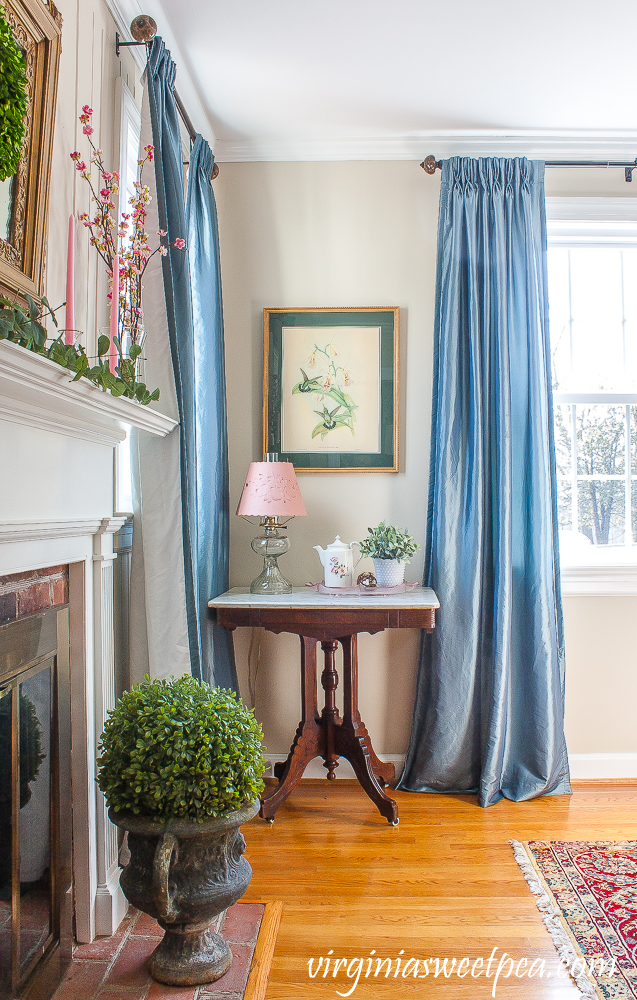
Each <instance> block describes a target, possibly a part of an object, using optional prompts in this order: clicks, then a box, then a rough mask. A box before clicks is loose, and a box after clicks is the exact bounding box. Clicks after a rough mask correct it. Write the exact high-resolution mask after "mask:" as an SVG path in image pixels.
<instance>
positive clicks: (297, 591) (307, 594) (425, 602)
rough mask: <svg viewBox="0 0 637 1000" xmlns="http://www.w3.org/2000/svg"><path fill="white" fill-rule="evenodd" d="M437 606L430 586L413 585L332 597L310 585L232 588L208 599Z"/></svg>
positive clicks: (226, 603) (248, 604)
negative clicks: (271, 590)
mask: <svg viewBox="0 0 637 1000" xmlns="http://www.w3.org/2000/svg"><path fill="white" fill-rule="evenodd" d="M264 606H265V607H274V608H439V607H440V601H439V600H438V598H437V597H436V595H435V593H434V591H433V590H431V589H430V588H429V587H415V588H414V589H413V590H407V591H405V592H404V593H402V594H384V595H381V594H379V595H378V596H377V597H373V596H370V595H368V594H361V595H360V596H359V595H357V594H347V595H346V596H343V597H332V595H331V594H318V593H317V592H316V591H315V590H311V589H310V588H309V587H293V588H292V593H291V594H251V593H250V590H249V588H248V587H233V588H232V590H228V591H226V593H225V594H220V595H219V597H215V598H214V600H212V601H208V607H209V608H262V607H264Z"/></svg>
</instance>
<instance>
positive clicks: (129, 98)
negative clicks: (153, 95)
mask: <svg viewBox="0 0 637 1000" xmlns="http://www.w3.org/2000/svg"><path fill="white" fill-rule="evenodd" d="M119 91H120V141H119V151H120V166H119V174H120V188H119V192H120V193H119V211H120V213H121V212H123V211H127V206H128V202H129V199H130V198H131V197H132V196H133V195H134V193H135V181H136V180H137V174H138V172H139V167H138V163H137V161H138V159H139V147H140V144H141V143H140V140H141V129H142V118H141V111H140V109H139V107H138V105H137V103H136V101H135V98H134V97H133V95H132V94H131V92H130V90H129V89H128V87H127V86H126V84H125V83H124V81H123V80H122V79H121V78H120V80H119ZM125 348H126V345H125ZM130 433H131V432H130V427H129V428H128V430H127V433H126V440H125V441H122V442H121V443H120V444H119V445H118V446H117V458H116V463H115V473H116V475H115V510H116V511H117V512H118V513H129V512H130V511H132V509H133V497H132V491H133V485H132V477H131V450H130V448H131V442H130Z"/></svg>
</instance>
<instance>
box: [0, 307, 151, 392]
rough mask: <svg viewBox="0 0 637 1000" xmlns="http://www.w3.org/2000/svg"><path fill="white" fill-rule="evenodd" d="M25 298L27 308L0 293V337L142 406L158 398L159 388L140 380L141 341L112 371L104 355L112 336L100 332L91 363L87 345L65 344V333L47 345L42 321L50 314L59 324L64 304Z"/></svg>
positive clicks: (77, 378) (75, 378) (55, 323)
mask: <svg viewBox="0 0 637 1000" xmlns="http://www.w3.org/2000/svg"><path fill="white" fill-rule="evenodd" d="M26 300H27V308H26V309H24V308H23V307H22V306H20V305H18V304H17V303H16V302H11V301H10V300H9V299H5V298H2V297H0V340H9V341H11V343H14V344H19V345H20V346H21V347H26V349H27V350H28V351H33V352H34V353H35V354H41V355H43V357H45V358H50V359H51V361H55V362H56V363H57V364H58V365H61V366H62V368H67V369H68V370H69V371H71V372H72V373H73V376H74V377H73V378H72V379H71V381H72V382H77V381H78V380H79V379H81V378H86V379H88V380H89V382H92V383H93V385H96V386H98V387H99V388H100V389H101V390H102V391H103V392H110V393H111V395H113V396H124V397H126V398H127V399H135V400H137V402H138V403H141V404H142V406H147V405H148V404H149V403H151V402H154V401H155V400H156V399H159V389H154V390H153V392H150V391H149V390H148V389H147V388H146V384H145V383H144V382H139V381H138V380H137V376H136V361H137V358H138V356H139V355H140V354H141V350H142V349H141V347H140V346H139V344H133V345H131V348H130V351H129V354H130V357H129V358H122V357H121V356H120V361H119V366H118V367H117V368H116V369H115V372H112V371H111V370H110V361H109V359H108V358H107V357H105V355H107V354H108V352H109V349H110V340H109V338H108V337H104V336H101V337H100V338H99V340H98V342H97V355H98V356H97V358H96V359H93V360H94V361H95V363H94V364H91V359H89V358H88V356H87V354H86V352H85V350H84V348H83V347H82V346H81V345H80V344H65V343H64V339H63V334H60V335H59V337H57V338H56V339H55V340H53V341H52V343H50V344H49V345H48V346H47V343H46V341H47V331H46V328H45V327H44V326H43V325H42V322H41V321H42V319H44V318H45V317H46V316H50V318H51V319H52V320H53V323H54V325H55V326H56V327H57V325H58V323H57V319H56V316H55V313H56V312H57V309H61V308H62V306H57V307H56V309H52V308H51V306H50V305H49V302H48V300H47V298H46V297H45V296H42V301H41V305H38V303H37V302H35V301H34V299H32V298H31V296H30V295H27V296H26ZM64 304H65V303H63V305H64ZM118 345H119V341H118V338H115V346H116V347H118V349H119V346H118Z"/></svg>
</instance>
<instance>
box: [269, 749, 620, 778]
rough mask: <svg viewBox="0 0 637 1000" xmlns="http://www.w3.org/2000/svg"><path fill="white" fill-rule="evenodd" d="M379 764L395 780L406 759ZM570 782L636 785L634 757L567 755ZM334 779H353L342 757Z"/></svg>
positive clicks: (320, 772)
mask: <svg viewBox="0 0 637 1000" xmlns="http://www.w3.org/2000/svg"><path fill="white" fill-rule="evenodd" d="M264 756H265V759H266V761H267V763H268V766H267V768H266V772H265V773H266V776H267V777H272V775H273V774H274V764H276V763H277V762H278V761H284V760H287V754H284V753H266V754H265V755H264ZM378 756H379V757H380V759H381V760H382V761H385V762H389V763H392V764H394V766H395V767H396V775H397V776H398V775H399V774H400V773H401V771H402V769H403V767H404V764H405V755H404V754H396V753H379V754H378ZM568 762H569V766H570V769H571V778H572V779H573V781H613V780H618V781H621V780H634V781H637V753H571V754H569V755H568ZM326 773H327V772H326V770H325V768H324V767H323V760H322V758H321V757H315V758H314V760H313V761H310V763H309V764H308V766H307V767H306V768H305V771H304V773H303V778H302V780H303V781H305V780H316V779H317V778H324V777H325V775H326ZM336 777H337V778H342V779H347V780H351V779H352V778H355V777H356V775H355V774H354V769H353V767H352V765H351V764H350V763H349V761H347V760H345V759H344V758H343V757H341V759H340V761H339V766H338V767H337V769H336Z"/></svg>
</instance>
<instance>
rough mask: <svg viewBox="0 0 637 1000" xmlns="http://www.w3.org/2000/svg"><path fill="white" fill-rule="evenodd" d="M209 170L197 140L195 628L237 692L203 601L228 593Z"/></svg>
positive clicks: (192, 184) (192, 241)
mask: <svg viewBox="0 0 637 1000" xmlns="http://www.w3.org/2000/svg"><path fill="white" fill-rule="evenodd" d="M214 165H215V160H214V156H213V155H212V151H211V149H210V146H209V145H208V143H207V142H206V140H205V139H203V138H202V137H201V136H200V135H198V136H197V139H196V140H195V143H194V145H193V147H192V149H191V151H190V167H189V170H188V197H187V200H186V218H187V221H188V238H187V243H188V257H189V262H190V278H191V286H192V308H193V323H194V362H195V381H194V385H193V387H192V391H193V394H194V396H195V406H194V410H195V438H196V442H197V452H196V470H195V475H196V484H195V485H196V490H197V504H198V515H197V550H198V551H197V567H198V592H199V601H200V626H199V627H200V629H201V632H202V642H203V644H204V646H205V647H206V648H207V649H208V650H210V649H212V654H213V663H214V677H215V682H216V683H217V684H219V685H220V686H221V687H226V688H227V687H231V688H234V689H235V690H237V678H236V672H235V663H234V645H233V642H232V633H231V632H229V631H228V630H227V629H225V628H220V627H219V626H218V625H217V623H216V622H215V620H214V619H213V617H212V616H211V615H210V612H209V610H208V606H207V602H208V601H209V600H210V598H211V597H217V596H218V595H219V594H223V593H224V592H225V591H226V590H227V589H228V586H229V584H228V553H229V550H230V516H229V514H230V510H229V507H230V499H229V482H228V427H227V415H226V375H225V352H224V339H223V307H222V299H221V266H220V260H219V229H218V226H217V206H216V204H215V195H214V191H213V188H212V184H211V183H210V182H211V178H212V170H213V167H214Z"/></svg>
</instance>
